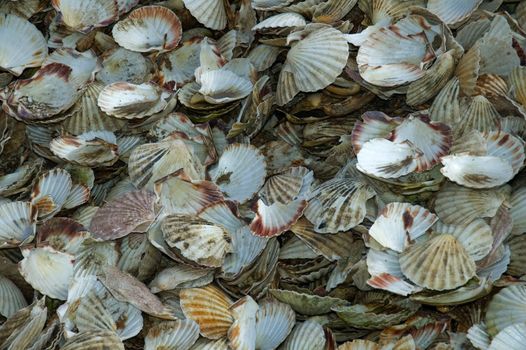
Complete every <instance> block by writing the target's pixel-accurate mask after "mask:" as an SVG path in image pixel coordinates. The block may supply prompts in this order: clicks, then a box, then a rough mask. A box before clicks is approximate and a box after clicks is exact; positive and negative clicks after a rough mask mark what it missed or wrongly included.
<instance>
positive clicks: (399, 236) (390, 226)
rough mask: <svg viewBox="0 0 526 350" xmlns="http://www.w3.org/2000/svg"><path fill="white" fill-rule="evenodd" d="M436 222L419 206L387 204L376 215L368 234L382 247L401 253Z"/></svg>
mask: <svg viewBox="0 0 526 350" xmlns="http://www.w3.org/2000/svg"><path fill="white" fill-rule="evenodd" d="M437 220H438V217H437V216H436V215H434V214H433V213H431V212H430V211H429V210H427V209H426V208H424V207H421V206H419V205H411V204H409V203H389V204H387V205H386V206H385V207H384V208H383V209H382V211H380V213H379V214H378V217H377V218H376V220H375V222H374V223H373V225H372V226H371V228H370V229H369V234H370V235H371V237H372V238H374V239H375V240H376V241H378V243H380V244H381V245H382V246H384V247H386V248H389V249H392V250H394V251H397V252H402V251H403V250H404V249H405V248H406V247H407V246H408V245H409V244H411V243H412V242H413V241H414V240H416V239H417V238H418V237H420V236H422V235H423V234H425V233H426V232H427V230H428V229H429V228H430V227H431V226H433V224H434V223H435V222H436V221H437Z"/></svg>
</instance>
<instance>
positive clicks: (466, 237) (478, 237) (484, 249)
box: [433, 219, 493, 261]
mask: <svg viewBox="0 0 526 350" xmlns="http://www.w3.org/2000/svg"><path fill="white" fill-rule="evenodd" d="M433 231H434V232H438V233H441V234H449V235H452V236H454V237H455V238H456V239H457V240H458V241H459V242H460V243H461V244H462V246H463V247H464V248H466V251H467V253H468V254H469V255H470V256H471V258H472V259H473V260H474V261H478V260H481V259H482V258H484V257H485V256H486V255H488V253H489V252H490V251H491V248H492V246H493V232H492V229H491V227H490V226H489V225H488V224H486V222H485V221H484V220H482V219H477V220H473V221H472V222H470V223H469V224H466V223H462V224H458V225H447V224H443V223H441V222H438V223H437V224H436V225H435V227H433Z"/></svg>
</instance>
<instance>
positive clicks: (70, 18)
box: [51, 0, 119, 33]
mask: <svg viewBox="0 0 526 350" xmlns="http://www.w3.org/2000/svg"><path fill="white" fill-rule="evenodd" d="M51 5H53V7H54V8H55V9H56V10H57V12H58V13H60V16H61V19H62V22H64V24H65V25H66V26H68V27H69V28H71V29H73V30H77V31H79V32H83V33H87V32H90V31H91V30H93V29H94V28H97V27H105V26H107V25H109V24H111V23H113V21H115V20H116V19H117V17H118V15H119V12H118V11H119V9H118V7H117V2H116V1H111V0H84V1H76V0H52V1H51Z"/></svg>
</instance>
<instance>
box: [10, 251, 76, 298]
mask: <svg viewBox="0 0 526 350" xmlns="http://www.w3.org/2000/svg"><path fill="white" fill-rule="evenodd" d="M22 254H23V255H24V259H22V261H21V262H20V264H19V271H20V273H21V274H22V276H24V279H25V280H26V281H27V282H28V283H29V284H31V286H32V287H33V288H35V289H36V290H38V291H39V292H41V293H42V294H44V295H47V296H49V297H51V298H54V299H60V300H66V298H67V296H68V287H69V283H70V281H71V278H72V277H73V262H74V261H75V260H74V259H75V258H74V257H73V255H70V254H67V253H62V252H58V251H56V250H54V249H53V248H51V247H42V248H33V249H24V250H23V251H22Z"/></svg>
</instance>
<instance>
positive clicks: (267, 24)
mask: <svg viewBox="0 0 526 350" xmlns="http://www.w3.org/2000/svg"><path fill="white" fill-rule="evenodd" d="M305 24H307V22H306V21H305V18H303V16H302V15H300V14H299V13H294V12H285V13H280V14H277V15H274V16H270V17H268V18H266V19H264V20H263V21H261V22H259V23H258V24H256V25H255V26H254V27H252V30H262V29H267V28H284V27H300V26H304V25H305Z"/></svg>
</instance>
